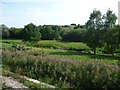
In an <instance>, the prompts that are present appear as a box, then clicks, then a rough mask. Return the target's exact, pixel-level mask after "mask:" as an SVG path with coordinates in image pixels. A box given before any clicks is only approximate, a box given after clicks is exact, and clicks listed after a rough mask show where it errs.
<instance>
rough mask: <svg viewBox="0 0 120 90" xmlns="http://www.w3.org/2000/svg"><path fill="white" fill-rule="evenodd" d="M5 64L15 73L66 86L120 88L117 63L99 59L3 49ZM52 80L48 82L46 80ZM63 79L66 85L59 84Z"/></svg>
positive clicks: (58, 85) (119, 74)
mask: <svg viewBox="0 0 120 90" xmlns="http://www.w3.org/2000/svg"><path fill="white" fill-rule="evenodd" d="M2 53H3V55H2V58H3V64H4V65H6V66H9V68H10V70H11V71H12V72H16V71H17V70H20V71H22V73H21V74H22V75H26V76H28V77H31V78H34V79H38V80H43V81H44V80H45V82H49V84H53V85H56V86H57V87H65V86H67V88H79V89H87V88H100V89H110V88H113V89H116V88H120V72H119V71H118V70H119V67H118V65H117V64H111V63H109V62H104V61H100V60H96V61H89V62H88V61H77V60H76V61H73V60H63V59H60V58H57V57H53V56H44V57H43V56H39V55H38V56H34V55H30V54H28V53H27V52H26V53H24V52H14V51H9V50H4V51H3V52H2ZM47 80H49V81H47ZM61 82H63V83H62V84H64V85H60V84H61Z"/></svg>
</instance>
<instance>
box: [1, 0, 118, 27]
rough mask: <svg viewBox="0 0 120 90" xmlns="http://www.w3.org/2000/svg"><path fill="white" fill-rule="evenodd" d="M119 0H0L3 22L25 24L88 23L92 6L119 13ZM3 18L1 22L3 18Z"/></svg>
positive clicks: (9, 25) (14, 25)
mask: <svg viewBox="0 0 120 90" xmlns="http://www.w3.org/2000/svg"><path fill="white" fill-rule="evenodd" d="M118 1H119V0H0V2H1V3H0V24H1V23H4V24H6V25H7V26H8V27H23V26H24V25H26V24H28V23H30V22H32V23H34V24H36V25H44V24H47V25H48V24H55V25H70V24H71V23H76V24H81V25H83V24H85V22H87V20H88V19H89V15H90V13H91V12H92V11H93V9H95V8H96V9H97V10H100V11H101V12H102V14H105V12H106V11H107V10H108V9H109V8H110V9H111V10H112V11H113V12H114V13H115V14H116V15H117V16H118ZM1 20H2V21H1Z"/></svg>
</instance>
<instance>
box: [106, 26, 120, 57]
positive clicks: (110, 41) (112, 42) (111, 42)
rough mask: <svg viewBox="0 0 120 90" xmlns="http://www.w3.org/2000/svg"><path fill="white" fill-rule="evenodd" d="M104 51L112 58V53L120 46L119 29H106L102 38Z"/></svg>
mask: <svg viewBox="0 0 120 90" xmlns="http://www.w3.org/2000/svg"><path fill="white" fill-rule="evenodd" d="M104 41H105V42H106V43H105V49H106V50H107V52H108V53H111V54H112V55H113V56H114V52H115V51H116V50H117V49H118V48H119V45H120V27H117V26H116V27H113V28H109V29H107V31H106V33H105V38H104Z"/></svg>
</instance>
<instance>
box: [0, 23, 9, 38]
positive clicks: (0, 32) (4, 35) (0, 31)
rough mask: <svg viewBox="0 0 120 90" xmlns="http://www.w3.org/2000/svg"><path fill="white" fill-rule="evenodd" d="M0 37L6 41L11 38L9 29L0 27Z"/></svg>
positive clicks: (4, 26)
mask: <svg viewBox="0 0 120 90" xmlns="http://www.w3.org/2000/svg"><path fill="white" fill-rule="evenodd" d="M0 36H2V38H5V39H6V38H9V36H10V32H9V28H8V27H7V26H6V25H4V24H2V25H0ZM0 38H1V37H0Z"/></svg>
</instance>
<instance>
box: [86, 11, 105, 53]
mask: <svg viewBox="0 0 120 90" xmlns="http://www.w3.org/2000/svg"><path fill="white" fill-rule="evenodd" d="M102 28H103V21H102V14H101V12H100V11H97V10H93V12H92V13H91V14H90V17H89V20H88V21H87V23H86V29H87V30H86V34H85V37H84V39H85V41H84V42H85V43H86V44H87V45H88V46H89V47H90V48H92V50H93V51H94V54H96V48H97V47H100V46H101V44H102V40H101V30H102Z"/></svg>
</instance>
